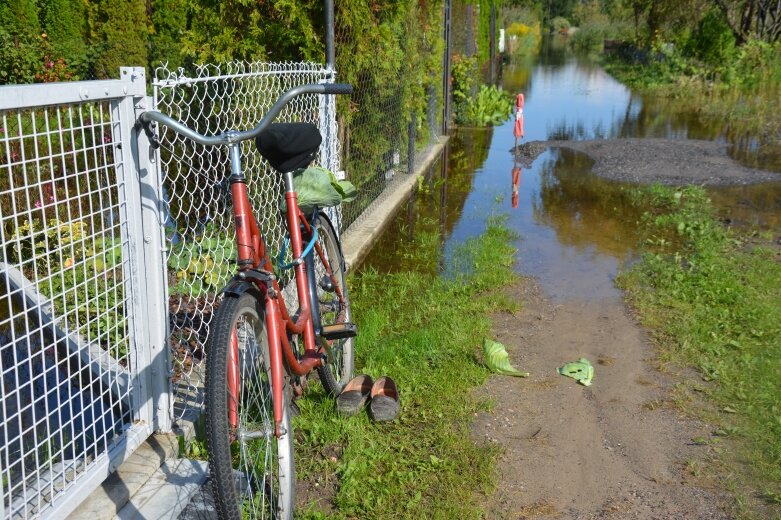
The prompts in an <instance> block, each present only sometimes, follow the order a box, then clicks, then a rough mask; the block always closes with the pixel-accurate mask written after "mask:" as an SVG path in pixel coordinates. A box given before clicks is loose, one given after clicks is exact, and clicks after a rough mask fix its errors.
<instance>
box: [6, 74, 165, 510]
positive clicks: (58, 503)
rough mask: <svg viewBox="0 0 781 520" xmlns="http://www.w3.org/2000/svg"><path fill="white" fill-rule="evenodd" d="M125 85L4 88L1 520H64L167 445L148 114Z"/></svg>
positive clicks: (132, 78) (125, 81) (132, 84)
mask: <svg viewBox="0 0 781 520" xmlns="http://www.w3.org/2000/svg"><path fill="white" fill-rule="evenodd" d="M120 76H121V79H119V80H109V81H91V82H73V83H52V84H41V85H20V86H5V87H0V377H1V378H2V381H1V384H0V400H1V404H0V423H2V425H1V426H0V476H1V477H2V479H1V480H0V482H1V483H2V500H0V518H32V517H36V516H46V517H49V518H62V517H65V516H67V514H68V513H69V512H71V511H72V510H73V509H74V508H75V507H76V506H77V505H78V504H79V502H80V501H81V500H82V499H83V498H84V496H86V495H87V494H88V493H89V492H91V491H92V490H93V489H94V488H95V487H97V486H98V485H99V484H100V482H102V481H103V479H104V478H105V477H106V476H107V475H108V474H109V473H110V472H111V471H112V470H113V469H114V468H115V466H116V465H117V464H118V463H119V462H121V461H122V460H124V459H125V458H127V456H128V455H129V454H130V453H131V452H132V451H133V450H134V449H135V448H136V447H137V446H138V445H139V444H140V443H141V442H143V441H144V440H145V439H146V438H147V437H148V436H149V435H150V434H151V433H152V432H153V431H155V430H163V431H167V430H170V414H169V409H170V404H169V401H168V399H169V395H170V394H169V391H168V384H169V381H168V373H169V369H168V366H169V362H168V359H167V358H168V348H167V344H166V324H165V314H166V312H167V309H166V307H165V305H164V304H165V297H164V281H163V276H164V273H163V270H162V269H161V268H160V266H161V265H162V262H163V253H162V232H161V229H162V225H161V221H160V214H161V212H160V209H161V206H160V204H159V200H160V197H159V193H158V190H159V183H158V182H156V181H155V180H154V175H153V172H152V170H150V168H149V159H150V152H149V147H148V144H147V142H146V139H145V136H144V135H143V132H141V135H139V134H138V132H137V131H136V130H135V129H134V122H135V119H136V110H137V109H141V108H143V106H144V105H145V104H147V105H148V104H149V103H150V100H149V99H148V98H146V78H145V75H144V70H143V69H139V68H123V69H122V70H121V75H120Z"/></svg>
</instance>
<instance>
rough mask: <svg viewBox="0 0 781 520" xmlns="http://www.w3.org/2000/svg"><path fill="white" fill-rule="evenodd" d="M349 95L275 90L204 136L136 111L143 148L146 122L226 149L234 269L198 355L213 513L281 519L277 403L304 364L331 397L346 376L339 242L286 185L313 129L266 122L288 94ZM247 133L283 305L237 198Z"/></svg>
mask: <svg viewBox="0 0 781 520" xmlns="http://www.w3.org/2000/svg"><path fill="white" fill-rule="evenodd" d="M351 92H352V87H351V86H350V85H346V84H317V85H303V86H299V87H296V88H294V89H291V90H289V91H288V92H286V93H284V94H283V95H282V96H281V97H280V98H279V99H278V100H277V101H276V102H275V103H274V105H273V106H272V107H271V109H270V110H269V112H268V113H267V114H266V115H265V116H264V117H263V119H262V120H261V121H260V123H258V125H257V126H256V127H255V128H253V129H251V130H248V131H243V132H239V131H229V132H225V133H223V134H219V135H215V136H204V135H202V134H199V133H197V132H195V131H193V130H192V129H190V128H188V127H186V126H185V125H183V124H181V123H179V122H178V121H176V120H174V119H172V118H170V117H168V116H166V115H164V114H162V113H160V112H156V111H147V112H144V113H143V114H142V115H141V116H140V123H141V124H142V125H143V128H144V130H145V132H146V134H147V136H148V137H149V138H150V141H151V143H152V145H153V146H159V140H158V139H157V136H156V135H155V132H154V128H153V122H158V123H160V124H162V125H165V126H167V127H169V128H170V129H172V130H173V131H175V132H177V133H179V134H181V135H183V136H185V137H187V138H189V139H192V140H193V141H195V142H197V143H200V144H203V145H224V146H228V147H229V149H230V157H231V174H230V178H229V181H230V192H231V197H232V202H233V213H234V223H235V224H234V225H235V231H236V246H237V251H238V255H237V260H236V262H237V266H238V269H237V272H236V274H235V276H234V277H233V278H232V279H231V281H230V282H229V283H228V285H227V287H226V288H225V289H224V291H223V300H222V303H221V304H220V307H219V309H218V311H217V313H216V315H215V317H214V321H213V322H212V325H211V328H210V334H209V338H208V341H207V354H206V356H207V357H206V431H207V445H208V451H209V467H210V474H211V481H212V485H213V490H214V497H215V503H216V506H217V510H218V513H219V516H220V518H222V519H231V520H239V519H242V518H283V519H287V518H292V516H293V506H294V494H295V466H294V462H293V431H292V427H291V422H290V411H289V402H288V401H289V399H290V398H291V394H292V391H293V389H294V388H293V387H294V386H298V383H297V382H298V381H300V379H299V378H304V377H305V376H306V375H307V374H309V373H310V372H311V371H312V370H315V369H316V370H317V373H318V375H319V377H320V380H321V381H322V384H323V386H324V387H325V389H326V390H327V391H328V392H329V393H330V394H333V395H338V394H339V392H340V391H341V390H342V388H343V387H344V385H345V384H346V382H347V381H349V380H350V378H351V377H352V372H353V344H352V341H353V340H352V338H353V337H354V336H355V335H356V328H355V325H353V324H352V322H351V320H350V301H349V298H348V295H347V287H346V285H345V263H344V258H343V256H342V250H341V245H340V243H339V239H338V236H337V234H336V232H335V230H334V227H333V225H332V224H331V221H330V220H329V218H328V217H327V216H326V215H325V213H323V212H322V211H320V210H318V209H317V208H315V209H314V210H313V211H311V213H310V212H309V211H307V214H304V213H303V212H302V211H301V209H300V208H299V205H298V197H297V194H296V190H295V186H294V183H293V179H294V177H293V172H294V171H295V170H297V169H298V168H303V167H306V166H307V165H308V164H309V163H310V162H311V161H312V159H313V158H314V156H315V154H316V153H317V150H318V148H319V146H320V142H321V140H322V137H321V136H320V132H319V130H318V129H317V127H316V126H314V125H312V124H309V123H275V124H272V121H273V120H274V119H275V118H276V117H277V115H278V114H279V113H280V112H281V110H282V108H283V107H284V106H285V105H286V104H287V103H288V102H289V101H290V100H291V99H293V98H294V97H296V96H298V95H301V94H349V93H351ZM247 139H255V140H256V145H257V147H258V150H259V151H260V153H261V155H263V156H264V157H265V158H266V159H267V160H268V161H269V163H270V164H271V165H272V166H273V167H274V168H275V169H276V170H278V171H279V172H280V173H281V174H282V175H283V176H284V181H285V194H284V197H285V202H286V224H287V232H288V239H289V242H290V247H291V249H292V257H293V260H292V262H289V263H287V264H286V265H283V266H281V267H282V268H290V269H294V271H295V276H294V281H295V290H296V294H297V296H298V308H297V309H295V310H294V312H291V310H290V309H288V308H287V305H286V304H285V301H284V299H283V298H282V289H281V288H280V284H279V281H278V278H277V276H276V275H275V273H274V267H273V263H272V261H271V258H270V255H269V251H268V248H267V247H266V245H265V243H264V240H263V237H262V235H261V232H260V230H259V228H258V224H257V221H256V219H255V217H254V215H253V212H252V207H251V204H250V201H249V197H248V194H247V181H246V177H245V175H244V173H243V171H242V168H241V155H240V152H239V143H240V142H242V141H245V140H247ZM280 263H281V259H280ZM291 283H292V282H291ZM301 345H303V350H302V349H301V348H300V347H301Z"/></svg>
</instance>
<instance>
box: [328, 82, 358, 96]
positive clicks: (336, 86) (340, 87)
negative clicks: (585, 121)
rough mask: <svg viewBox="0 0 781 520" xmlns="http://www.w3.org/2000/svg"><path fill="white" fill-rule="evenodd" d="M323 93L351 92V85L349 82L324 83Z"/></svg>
mask: <svg viewBox="0 0 781 520" xmlns="http://www.w3.org/2000/svg"><path fill="white" fill-rule="evenodd" d="M323 86H324V87H325V88H324V89H323V94H352V93H353V86H352V85H350V84H349V83H324V84H323Z"/></svg>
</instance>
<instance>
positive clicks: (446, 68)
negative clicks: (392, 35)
mask: <svg viewBox="0 0 781 520" xmlns="http://www.w3.org/2000/svg"><path fill="white" fill-rule="evenodd" d="M444 9H445V16H444V23H443V25H444V34H443V38H444V40H445V54H444V56H443V57H442V61H443V64H442V133H443V134H447V129H448V125H449V124H450V51H451V46H452V43H453V38H452V35H451V34H450V23H451V20H452V9H451V0H445V6H444Z"/></svg>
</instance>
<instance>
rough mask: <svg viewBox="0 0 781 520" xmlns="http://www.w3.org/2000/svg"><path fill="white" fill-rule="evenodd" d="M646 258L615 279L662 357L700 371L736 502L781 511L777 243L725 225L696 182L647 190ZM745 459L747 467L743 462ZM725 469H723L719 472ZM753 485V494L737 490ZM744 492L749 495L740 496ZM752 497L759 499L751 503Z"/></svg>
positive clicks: (780, 260)
mask: <svg viewBox="0 0 781 520" xmlns="http://www.w3.org/2000/svg"><path fill="white" fill-rule="evenodd" d="M636 197H637V201H638V203H639V204H643V205H649V206H650V208H651V210H650V211H649V212H648V213H646V215H645V217H644V219H643V222H644V225H645V229H646V231H647V239H646V243H645V249H646V254H645V256H644V257H643V260H642V261H641V262H640V263H638V264H637V265H636V266H634V268H632V269H631V270H630V271H628V272H626V273H624V274H623V275H622V276H621V277H620V278H619V281H620V284H621V285H622V286H623V287H624V288H625V289H626V290H627V291H628V294H629V297H630V299H631V301H632V303H633V305H634V306H635V307H636V308H637V310H638V311H639V315H640V317H641V320H642V322H643V324H644V325H646V326H647V327H649V328H650V329H651V330H652V331H653V335H654V338H655V339H656V341H657V343H658V344H659V346H660V347H661V356H662V359H663V361H667V362H672V363H675V364H678V365H683V366H693V367H695V368H696V369H698V371H699V374H700V377H701V379H702V380H703V381H702V382H697V383H695V384H694V388H695V389H696V390H699V391H701V392H703V393H704V395H707V396H708V397H709V398H710V399H711V400H712V401H711V402H712V403H713V404H714V406H712V407H706V408H705V409H700V410H697V411H698V412H699V413H701V414H702V417H703V418H705V419H706V420H708V421H709V422H712V423H715V425H716V428H717V429H716V430H715V432H714V435H715V436H714V437H713V438H712V439H710V441H714V442H715V441H717V440H718V439H717V437H719V436H724V435H726V436H732V437H735V438H736V440H737V442H736V443H735V444H732V443H730V444H729V446H730V447H731V448H732V449H729V450H725V451H723V452H722V453H721V455H720V460H721V461H722V462H723V463H724V466H723V467H726V468H728V469H729V473H728V474H729V475H731V476H732V477H733V483H734V484H736V490H737V491H738V499H739V500H738V501H739V503H741V502H745V503H747V504H751V503H752V502H753V505H747V506H746V508H745V510H744V513H743V514H744V516H746V517H751V515H752V513H751V512H750V511H751V510H752V509H756V508H761V509H763V511H764V512H763V514H762V516H765V513H768V511H767V510H769V511H770V512H769V514H770V515H771V516H772V517H773V518H775V517H776V516H774V515H778V514H779V513H781V377H779V375H780V374H781V249H779V247H778V245H777V244H775V243H773V242H772V240H774V239H777V238H778V237H773V236H772V235H770V234H767V233H754V234H751V235H739V234H737V233H735V232H732V231H730V230H728V229H726V228H724V227H723V226H722V225H721V224H720V223H719V222H718V221H717V220H716V219H715V218H714V216H713V208H712V206H711V204H710V201H709V200H708V199H707V197H706V196H705V193H704V191H703V190H702V189H700V188H686V189H680V190H674V189H669V188H658V187H657V188H651V189H643V190H640V191H638V192H637V194H636ZM746 462H747V463H748V464H746ZM723 475H727V473H722V476H723ZM745 489H749V490H752V493H746V492H741V490H745ZM746 499H748V500H747V501H746ZM757 499H758V501H757Z"/></svg>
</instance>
